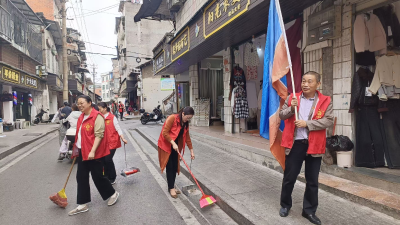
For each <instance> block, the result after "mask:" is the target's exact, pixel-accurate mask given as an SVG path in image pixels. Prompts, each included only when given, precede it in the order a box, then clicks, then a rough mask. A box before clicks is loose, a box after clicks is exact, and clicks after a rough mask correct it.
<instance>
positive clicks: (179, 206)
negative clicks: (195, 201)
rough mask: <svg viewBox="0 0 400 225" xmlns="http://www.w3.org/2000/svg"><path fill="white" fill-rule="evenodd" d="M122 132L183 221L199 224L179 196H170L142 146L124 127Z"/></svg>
mask: <svg viewBox="0 0 400 225" xmlns="http://www.w3.org/2000/svg"><path fill="white" fill-rule="evenodd" d="M124 132H125V133H126V134H128V138H129V140H130V141H131V143H132V145H133V147H134V148H135V149H136V151H137V153H138V154H139V156H140V158H141V159H142V160H143V162H144V164H146V166H147V168H148V169H149V171H150V173H151V175H153V177H154V178H155V179H156V181H157V183H158V185H159V186H160V187H161V190H162V191H163V192H164V194H165V195H166V196H167V198H168V199H169V201H170V202H171V203H172V205H173V206H174V207H175V209H176V210H177V211H178V213H179V215H181V217H182V219H183V220H184V221H185V223H186V224H190V225H192V224H193V225H194V224H200V223H199V221H197V219H196V217H194V216H193V214H192V213H191V212H190V211H189V209H188V208H186V206H185V205H184V204H183V203H182V201H181V200H180V199H179V198H176V199H172V198H171V195H170V193H169V192H168V191H167V189H168V184H167V182H166V181H165V180H164V179H163V178H162V176H161V175H160V173H159V172H158V170H157V169H156V168H155V167H154V166H153V164H152V163H151V162H150V159H149V158H147V156H146V155H145V154H144V152H143V150H142V148H141V147H140V146H139V144H138V143H137V142H136V141H135V139H133V138H132V134H131V133H130V132H129V131H128V130H126V129H124Z"/></svg>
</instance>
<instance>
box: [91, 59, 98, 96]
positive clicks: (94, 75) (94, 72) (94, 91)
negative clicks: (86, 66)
mask: <svg viewBox="0 0 400 225" xmlns="http://www.w3.org/2000/svg"><path fill="white" fill-rule="evenodd" d="M91 66H92V68H93V72H92V73H93V93H94V99H93V101H94V102H95V103H96V104H97V98H96V68H97V66H96V64H94V63H93V64H92V65H91Z"/></svg>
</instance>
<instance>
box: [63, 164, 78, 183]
mask: <svg viewBox="0 0 400 225" xmlns="http://www.w3.org/2000/svg"><path fill="white" fill-rule="evenodd" d="M75 161H76V157H75V158H74V161H72V165H71V169H69V174H68V177H67V180H66V181H65V184H64V189H65V188H66V187H67V183H68V180H69V176H70V175H71V172H72V169H73V168H74V164H75Z"/></svg>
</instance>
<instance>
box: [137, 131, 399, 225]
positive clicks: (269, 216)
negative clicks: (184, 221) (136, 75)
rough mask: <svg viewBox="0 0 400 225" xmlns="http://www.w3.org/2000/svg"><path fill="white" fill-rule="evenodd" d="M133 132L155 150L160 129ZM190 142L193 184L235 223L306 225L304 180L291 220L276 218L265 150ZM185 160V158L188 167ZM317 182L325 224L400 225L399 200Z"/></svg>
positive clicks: (341, 182)
mask: <svg viewBox="0 0 400 225" xmlns="http://www.w3.org/2000/svg"><path fill="white" fill-rule="evenodd" d="M137 132H138V133H139V134H140V135H141V136H142V137H143V138H144V139H146V140H147V141H148V142H149V143H151V145H152V146H153V147H154V149H155V150H156V149H157V141H158V136H159V135H160V132H161V126H160V127H158V126H157V127H150V126H146V127H140V128H138V129H137ZM190 136H191V138H192V142H193V144H194V149H195V154H196V160H195V161H193V167H192V169H193V172H194V173H195V174H196V178H198V180H199V183H200V185H201V186H202V188H204V189H205V191H206V192H208V194H212V195H214V196H215V197H216V198H217V200H218V204H219V206H220V207H221V209H223V210H224V211H225V212H226V213H227V214H228V215H230V216H231V217H232V218H233V219H234V220H235V221H237V222H239V223H240V224H277V223H276V222H279V224H303V222H305V221H302V220H301V205H302V203H301V202H302V198H303V195H304V183H303V182H304V175H303V174H301V175H300V176H299V177H298V180H299V181H302V182H297V183H296V187H295V190H294V192H293V199H294V200H293V201H294V203H295V205H294V206H293V208H292V211H291V216H290V217H292V218H290V219H289V220H281V218H280V217H279V215H278V211H279V195H280V188H281V182H282V174H281V173H278V172H276V171H280V172H281V171H282V170H281V168H280V166H279V164H278V163H277V162H276V161H275V159H274V157H273V156H272V155H271V153H270V152H269V150H267V147H268V146H266V147H265V148H264V149H261V148H255V147H251V146H248V145H243V144H239V143H236V142H234V141H227V140H225V139H221V138H218V136H217V135H215V134H210V135H205V134H202V133H198V132H196V131H195V129H191V130H190ZM239 141H240V140H239ZM186 151H187V152H188V150H187V149H186ZM189 155H190V154H185V156H184V157H185V159H187V160H189V162H190V159H189V158H188V157H189ZM267 167H268V168H267ZM271 169H272V170H271ZM274 170H275V171H274ZM181 172H182V173H183V174H184V175H186V176H189V174H188V173H187V171H186V170H185V168H184V167H181ZM319 182H320V190H321V191H320V192H319V198H320V206H319V208H318V212H317V214H318V215H320V218H321V217H322V218H321V219H323V222H324V224H349V225H350V224H352V225H353V224H363V225H367V224H397V223H399V224H400V222H399V221H397V220H395V219H399V220H400V195H398V194H396V193H392V192H389V191H385V190H382V189H379V188H376V187H371V186H368V185H365V184H361V183H358V182H354V181H351V180H348V179H343V178H340V177H336V176H332V175H329V174H326V173H324V172H321V173H320V179H319ZM335 195H336V196H335ZM371 209H373V210H371ZM364 210H365V212H364ZM275 211H276V213H274V212H275ZM379 212H380V213H384V214H386V215H389V216H390V218H392V219H393V221H383V220H381V219H378V217H379V216H378V217H376V215H378V214H377V213H379ZM384 214H380V215H384ZM297 216H298V217H297ZM304 224H308V223H307V222H305V223H304Z"/></svg>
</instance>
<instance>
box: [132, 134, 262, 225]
mask: <svg viewBox="0 0 400 225" xmlns="http://www.w3.org/2000/svg"><path fill="white" fill-rule="evenodd" d="M133 130H135V131H136V132H138V134H140V136H142V137H143V138H144V139H145V140H146V141H147V142H148V143H149V144H150V145H151V146H153V147H154V148H155V149H158V147H157V145H156V144H155V143H154V142H153V141H152V140H150V139H149V138H148V137H147V136H146V135H145V134H144V133H143V132H142V131H141V130H139V129H133ZM181 172H182V174H183V175H185V176H186V177H187V178H188V179H189V180H190V181H192V182H193V183H194V180H193V178H192V176H191V175H190V173H189V171H188V170H187V168H185V167H181ZM196 178H197V182H198V183H199V185H200V187H201V188H202V189H203V191H204V193H206V194H208V195H213V196H215V198H216V200H217V202H216V204H217V205H218V206H219V207H220V208H221V209H222V210H223V211H224V212H225V213H226V214H227V215H228V216H230V217H231V218H232V219H233V220H234V221H235V222H237V223H238V224H244V225H247V224H249V225H250V224H251V225H253V224H258V222H257V220H256V221H254V220H251V219H250V218H246V217H245V216H244V215H243V214H241V213H239V212H238V210H237V208H238V207H233V206H231V204H230V203H228V202H227V201H225V200H224V198H221V196H219V195H217V194H215V193H214V192H213V191H211V190H210V189H209V188H208V187H207V186H206V185H205V184H204V181H202V180H203V179H202V178H203V177H202V176H196ZM204 179H205V178H204ZM246 214H247V215H249V214H252V213H251V212H246ZM252 217H253V218H258V216H256V215H252Z"/></svg>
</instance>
